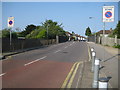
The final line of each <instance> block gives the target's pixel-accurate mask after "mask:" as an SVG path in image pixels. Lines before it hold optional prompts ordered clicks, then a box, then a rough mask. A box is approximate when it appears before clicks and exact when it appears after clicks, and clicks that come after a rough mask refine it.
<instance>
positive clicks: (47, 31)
mask: <svg viewBox="0 0 120 90" xmlns="http://www.w3.org/2000/svg"><path fill="white" fill-rule="evenodd" d="M48 27H49V23H48V24H47V44H48V45H49V40H48Z"/></svg>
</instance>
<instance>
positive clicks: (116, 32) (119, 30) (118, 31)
mask: <svg viewBox="0 0 120 90" xmlns="http://www.w3.org/2000/svg"><path fill="white" fill-rule="evenodd" d="M115 35H117V37H118V38H120V21H119V22H118V24H117V26H116V28H115V29H114V30H113V32H112V33H111V34H110V35H109V37H113V38H114V37H115Z"/></svg>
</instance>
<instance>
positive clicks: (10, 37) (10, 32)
mask: <svg viewBox="0 0 120 90" xmlns="http://www.w3.org/2000/svg"><path fill="white" fill-rule="evenodd" d="M11 30H12V28H10V51H11V50H12V32H11Z"/></svg>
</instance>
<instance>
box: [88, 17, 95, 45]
mask: <svg viewBox="0 0 120 90" xmlns="http://www.w3.org/2000/svg"><path fill="white" fill-rule="evenodd" d="M92 18H94V17H89V19H92ZM95 43H96V30H95Z"/></svg>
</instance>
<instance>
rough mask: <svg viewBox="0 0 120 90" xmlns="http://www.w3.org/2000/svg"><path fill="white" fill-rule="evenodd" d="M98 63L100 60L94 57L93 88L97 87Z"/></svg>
mask: <svg viewBox="0 0 120 90" xmlns="http://www.w3.org/2000/svg"><path fill="white" fill-rule="evenodd" d="M99 64H100V60H99V59H95V67H94V77H93V84H92V87H93V88H98V78H99Z"/></svg>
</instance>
